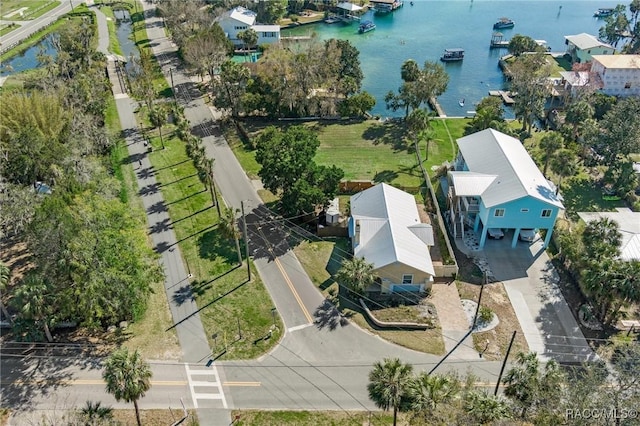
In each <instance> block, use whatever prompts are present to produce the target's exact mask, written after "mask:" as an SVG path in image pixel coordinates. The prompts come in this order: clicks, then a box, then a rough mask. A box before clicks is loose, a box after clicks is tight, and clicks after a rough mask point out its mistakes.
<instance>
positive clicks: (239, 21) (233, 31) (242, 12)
mask: <svg viewBox="0 0 640 426" xmlns="http://www.w3.org/2000/svg"><path fill="white" fill-rule="evenodd" d="M256 16H257V15H256V13H255V12H254V11H252V10H249V9H245V8H244V7H242V6H238V7H235V8H233V9H231V10H229V11H227V12H225V13H223V14H222V15H221V16H220V17H219V18H218V19H217V22H218V24H219V25H220V27H221V28H222V30H223V31H224V33H225V34H226V35H227V37H228V38H229V40H231V41H232V42H233V44H235V45H236V46H241V45H242V44H243V42H242V40H240V39H238V33H240V32H242V31H246V30H248V29H249V28H251V29H253V30H254V31H255V32H256V33H258V43H257V44H258V45H260V44H267V43H277V42H279V41H280V26H279V25H261V24H257V23H256Z"/></svg>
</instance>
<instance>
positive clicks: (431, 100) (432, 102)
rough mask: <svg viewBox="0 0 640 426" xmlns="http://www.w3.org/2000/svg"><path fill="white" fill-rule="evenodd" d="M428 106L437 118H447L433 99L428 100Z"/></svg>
mask: <svg viewBox="0 0 640 426" xmlns="http://www.w3.org/2000/svg"><path fill="white" fill-rule="evenodd" d="M429 106H430V107H431V108H432V109H433V110H434V111H435V112H436V113H437V114H438V117H441V118H442V117H446V116H447V114H445V112H444V109H443V108H442V106H440V104H439V103H438V100H437V99H436V98H435V97H433V98H429Z"/></svg>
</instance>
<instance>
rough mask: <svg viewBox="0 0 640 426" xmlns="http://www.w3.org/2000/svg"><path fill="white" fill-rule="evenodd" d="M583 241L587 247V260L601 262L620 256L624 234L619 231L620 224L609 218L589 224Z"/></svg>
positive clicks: (585, 229)
mask: <svg viewBox="0 0 640 426" xmlns="http://www.w3.org/2000/svg"><path fill="white" fill-rule="evenodd" d="M581 239H582V243H583V244H584V247H585V250H584V252H583V254H584V259H585V260H588V261H596V262H600V261H602V260H605V259H611V258H614V257H617V256H619V255H620V246H621V245H622V234H621V233H620V231H619V230H618V224H617V223H616V222H615V221H613V220H611V219H609V218H606V217H605V218H602V219H598V220H592V221H590V222H589V223H587V226H585V228H584V231H582V236H581Z"/></svg>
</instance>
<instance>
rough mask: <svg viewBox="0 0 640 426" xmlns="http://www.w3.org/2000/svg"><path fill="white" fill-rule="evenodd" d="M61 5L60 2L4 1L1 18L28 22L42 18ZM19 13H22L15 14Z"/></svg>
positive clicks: (41, 0)
mask: <svg viewBox="0 0 640 426" xmlns="http://www.w3.org/2000/svg"><path fill="white" fill-rule="evenodd" d="M59 4H60V2H59V1H52V0H4V1H3V2H2V7H0V16H1V17H2V19H4V20H9V21H27V20H30V19H35V18H37V17H39V16H42V15H43V14H45V13H46V12H48V11H50V10H51V9H54V8H56V7H57V6H58V5H59ZM18 11H20V13H14V12H18ZM9 15H11V16H9Z"/></svg>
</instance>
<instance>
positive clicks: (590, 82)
mask: <svg viewBox="0 0 640 426" xmlns="http://www.w3.org/2000/svg"><path fill="white" fill-rule="evenodd" d="M560 76H561V77H562V81H561V84H562V85H563V86H564V89H565V90H566V91H568V92H569V93H570V94H571V96H572V97H573V96H577V95H578V94H579V93H580V92H581V91H584V90H600V89H602V87H603V84H602V80H600V75H598V74H597V73H594V72H591V71H561V72H560Z"/></svg>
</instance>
